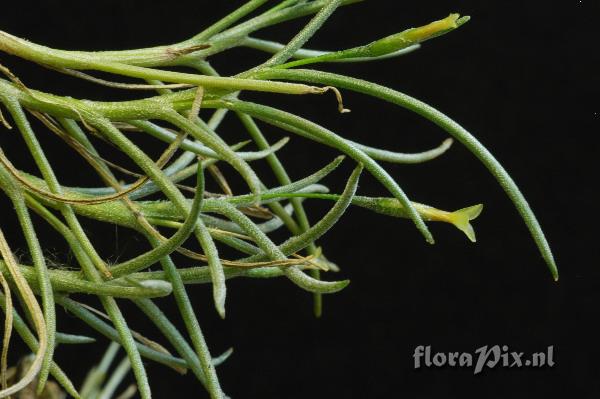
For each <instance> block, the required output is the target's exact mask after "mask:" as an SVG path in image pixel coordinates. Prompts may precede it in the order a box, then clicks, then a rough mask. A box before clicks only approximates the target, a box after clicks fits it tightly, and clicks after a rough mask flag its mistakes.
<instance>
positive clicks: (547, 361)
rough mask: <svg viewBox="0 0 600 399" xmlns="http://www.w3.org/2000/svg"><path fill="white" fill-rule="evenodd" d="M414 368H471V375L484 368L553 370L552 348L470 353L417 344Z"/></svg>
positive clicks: (483, 349) (487, 348)
mask: <svg viewBox="0 0 600 399" xmlns="http://www.w3.org/2000/svg"><path fill="white" fill-rule="evenodd" d="M413 359H414V368H415V369H421V368H433V367H460V368H472V369H473V374H479V373H481V372H482V371H483V370H484V369H485V368H486V367H487V368H490V369H492V368H495V367H504V368H541V367H554V364H555V362H554V345H550V346H548V347H547V348H546V350H544V351H541V352H533V353H529V354H526V353H525V352H519V351H513V350H510V348H509V347H508V345H492V346H488V345H485V346H482V347H479V348H477V349H475V350H474V351H473V352H434V351H432V349H431V345H419V346H417V347H416V348H415V351H414V353H413Z"/></svg>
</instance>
